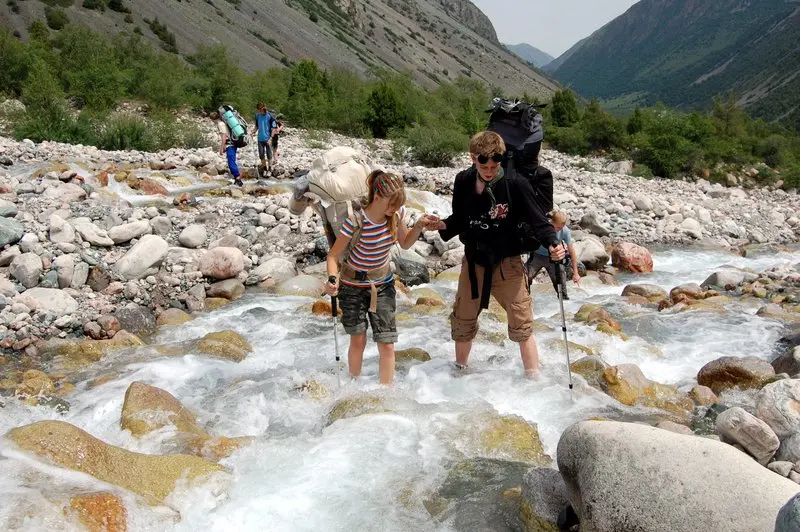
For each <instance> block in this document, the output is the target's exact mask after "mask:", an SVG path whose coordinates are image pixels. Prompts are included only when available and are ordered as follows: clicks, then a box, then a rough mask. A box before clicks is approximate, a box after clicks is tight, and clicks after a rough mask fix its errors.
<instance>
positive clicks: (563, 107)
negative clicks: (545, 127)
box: [550, 89, 580, 127]
mask: <svg viewBox="0 0 800 532" xmlns="http://www.w3.org/2000/svg"><path fill="white" fill-rule="evenodd" d="M550 113H551V115H550V116H551V117H552V119H553V125H555V126H557V127H570V126H572V125H573V124H574V123H576V122H578V121H579V120H580V112H579V111H578V102H577V100H576V99H575V94H573V92H572V91H571V90H569V89H564V90H560V91H556V93H555V94H554V95H553V104H552V108H551V111H550Z"/></svg>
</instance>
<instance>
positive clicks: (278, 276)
mask: <svg viewBox="0 0 800 532" xmlns="http://www.w3.org/2000/svg"><path fill="white" fill-rule="evenodd" d="M296 275H297V269H296V268H295V266H294V262H293V261H290V260H288V259H285V258H283V257H272V258H269V259H267V260H265V261H264V262H262V263H261V264H259V265H258V267H256V268H255V269H253V270H252V271H251V272H250V274H249V275H248V276H247V284H249V285H255V284H258V283H260V282H262V281H266V280H267V279H272V280H273V281H275V283H276V284H280V283H282V282H284V281H288V280H289V279H291V278H293V277H295V276H296Z"/></svg>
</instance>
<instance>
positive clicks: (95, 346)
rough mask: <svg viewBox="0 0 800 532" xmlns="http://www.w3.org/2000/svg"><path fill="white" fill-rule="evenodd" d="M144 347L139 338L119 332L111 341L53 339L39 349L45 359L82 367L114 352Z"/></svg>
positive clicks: (125, 332) (126, 332)
mask: <svg viewBox="0 0 800 532" xmlns="http://www.w3.org/2000/svg"><path fill="white" fill-rule="evenodd" d="M142 345H144V342H142V341H141V340H140V339H139V338H138V337H137V336H135V335H133V334H131V333H129V332H128V331H119V332H118V333H116V334H115V335H114V337H113V338H111V339H110V340H88V339H86V340H61V339H58V338H56V339H51V340H48V341H46V342H45V343H44V344H42V346H41V347H39V354H40V355H42V356H45V357H64V359H65V361H66V362H67V364H68V365H71V366H81V365H83V364H90V363H92V362H97V361H98V360H100V359H101V358H103V356H105V355H106V354H108V353H111V352H113V351H118V350H121V349H128V348H133V347H139V346H142Z"/></svg>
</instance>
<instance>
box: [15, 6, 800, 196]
mask: <svg viewBox="0 0 800 532" xmlns="http://www.w3.org/2000/svg"><path fill="white" fill-rule="evenodd" d="M325 13H328V14H331V13H333V11H331V10H326V11H325ZM331 16H333V15H331ZM326 21H328V19H326ZM154 22H155V21H154ZM328 22H329V21H328ZM149 24H151V26H152V25H153V23H149ZM158 24H159V26H157V27H159V28H160V27H162V26H161V25H160V23H158ZM29 34H30V38H29V41H28V43H27V44H25V43H22V42H21V41H19V40H18V39H15V38H14V37H12V36H11V35H10V34H9V33H8V32H7V31H5V32H0V93H3V94H4V95H7V96H10V97H15V98H21V99H22V100H23V101H24V102H25V103H26V104H27V106H28V112H27V113H26V114H25V115H24V116H23V117H22V118H14V120H17V122H16V123H15V124H14V132H15V135H16V136H18V137H20V138H24V137H28V138H31V139H33V140H45V139H49V140H57V141H62V142H76V143H82V144H93V145H96V146H102V147H107V148H114V149H143V150H151V149H162V148H168V147H170V146H181V145H183V146H203V145H205V144H206V143H207V142H208V140H207V139H206V138H205V137H204V135H203V134H202V133H201V132H200V131H199V130H198V129H197V128H196V127H194V126H192V125H191V124H188V125H187V124H182V123H178V122H176V121H175V118H174V116H173V114H172V111H175V110H178V109H184V108H191V109H195V110H206V111H209V110H214V109H217V108H218V107H219V105H221V104H223V103H227V104H231V105H233V106H234V107H236V109H238V110H239V112H240V113H241V114H242V116H244V117H245V118H246V119H247V120H248V121H252V119H253V116H254V114H255V108H256V104H257V103H258V102H264V103H265V104H266V105H267V107H268V109H270V110H272V111H276V112H281V113H283V114H284V116H285V120H286V123H287V124H288V125H290V126H294V127H304V128H307V129H312V130H319V131H329V130H332V131H337V132H340V133H344V134H348V135H357V136H373V137H387V138H392V139H395V140H396V144H395V147H394V149H393V155H394V156H395V157H396V158H397V160H406V159H408V158H409V157H410V158H413V159H415V160H416V161H419V162H421V163H423V164H429V165H442V164H449V163H450V162H451V161H452V160H453V158H454V156H456V155H457V154H459V153H463V152H464V151H465V150H466V147H467V142H468V139H469V137H470V136H471V135H473V134H475V133H476V132H478V131H480V130H482V129H484V127H485V126H486V121H487V114H486V112H485V109H486V108H487V104H488V103H489V101H490V100H491V97H492V95H493V94H496V93H497V92H498V91H497V89H496V88H494V89H493V88H491V87H487V86H486V85H485V84H483V83H482V82H480V81H478V80H476V79H472V78H469V77H465V76H460V77H459V78H457V79H456V80H455V81H453V82H452V83H443V84H441V85H439V86H438V87H437V88H436V89H434V90H430V91H425V90H423V89H421V88H420V87H419V86H418V85H416V84H415V83H414V81H413V79H412V77H411V75H410V74H409V73H403V74H398V73H395V72H389V71H386V70H381V69H378V68H376V69H374V70H373V71H372V72H371V73H370V74H371V76H370V78H369V79H366V80H365V79H363V78H361V77H359V76H358V75H357V74H355V73H353V72H350V71H346V70H342V69H332V70H323V69H321V68H320V67H319V66H318V65H317V64H316V63H314V62H313V61H310V60H301V61H299V62H297V63H294V64H292V63H291V62H290V61H289V60H288V59H287V60H286V63H287V64H289V65H290V66H289V68H272V69H269V70H267V71H261V72H255V73H246V72H244V71H243V70H242V69H241V68H240V67H239V65H238V64H237V63H236V61H235V60H234V59H233V58H232V57H231V56H230V55H229V53H228V52H227V51H226V49H225V48H224V47H221V46H212V47H201V48H199V49H198V50H197V52H196V53H195V54H194V55H191V56H189V57H187V58H186V59H187V62H188V64H187V63H185V62H183V61H182V59H181V58H179V57H177V56H175V55H173V54H167V53H164V52H162V51H160V50H158V49H157V48H153V47H152V46H150V45H149V44H148V43H147V42H146V41H145V40H144V39H143V38H142V37H141V35H138V34H136V33H133V34H130V33H128V34H120V35H117V36H116V37H114V38H113V39H112V40H109V39H108V38H106V37H105V36H102V35H98V34H95V33H93V32H91V31H90V30H89V29H88V28H86V27H83V26H77V25H73V24H70V25H68V26H66V27H65V28H64V29H63V30H61V31H60V32H58V33H53V34H52V35H53V36H54V37H51V33H50V31H49V30H48V29H47V28H46V27H45V25H44V24H43V23H42V22H35V23H34V24H32V25H31V27H30V32H29ZM493 91H494V92H493ZM65 97H67V98H69V99H70V104H71V107H75V106H76V104H77V107H78V108H79V109H81V112H80V113H74V112H72V111H69V109H70V106H68V105H67V103H66V101H65V100H64V98H65ZM527 98H528V99H530V96H527ZM122 100H138V101H142V102H144V103H145V104H146V105H147V110H148V112H147V117H146V118H137V117H131V116H129V115H121V114H116V113H113V112H112V111H113V110H114V108H115V107H116V106H117V104H118V103H119V102H120V101H122ZM573 104H574V105H573ZM109 113H110V114H109ZM565 123H568V124H570V125H569V126H563V125H559V124H565ZM545 131H546V134H545V140H546V141H547V142H548V143H549V144H550V145H551V146H552V147H554V148H556V149H558V150H560V151H563V152H567V153H574V154H588V153H591V152H602V153H605V154H606V155H608V156H610V157H611V158H613V159H614V160H623V159H632V160H633V161H634V162H635V163H636V168H637V169H641V172H642V174H641V175H645V176H648V175H651V174H654V175H659V176H663V177H674V176H677V175H679V174H681V173H701V172H702V173H705V172H706V171H709V170H710V171H713V170H714V169H716V168H717V167H720V168H726V167H728V168H733V167H735V166H736V165H739V166H741V165H745V164H747V165H751V164H758V163H762V164H766V165H769V166H771V167H772V168H774V172H773V173H772V174H770V173H769V172H768V171H767V169H766V167H764V171H762V172H761V174H760V177H759V179H760V180H762V182H763V183H770V182H776V181H778V180H782V181H783V183H784V186H785V187H790V186H796V185H795V183H797V180H798V175H800V170H798V168H800V137H798V136H797V135H796V134H794V133H792V132H789V131H787V130H786V129H784V128H782V127H780V126H777V125H775V124H767V123H764V122H762V121H756V120H752V119H750V118H748V117H747V116H746V115H745V114H744V113H742V112H741V111H740V110H739V109H738V108H737V107H736V106H735V105H734V104H733V102H731V101H730V100H720V101H718V102H717V103H716V104H715V107H714V109H712V111H711V112H708V113H704V112H694V113H689V114H687V113H682V112H678V111H674V110H669V109H667V108H666V107H664V106H663V105H658V106H655V107H652V108H639V109H636V110H635V111H634V112H633V114H632V115H631V116H630V117H628V118H627V120H624V119H620V118H617V117H615V116H612V115H610V114H609V113H608V112H606V111H605V110H604V109H602V108H601V106H600V104H599V103H598V102H597V101H593V102H591V103H590V104H589V105H588V106H587V107H586V109H585V110H584V111H583V112H582V113H581V112H580V110H578V108H577V103H575V96H574V94H572V93H571V92H569V91H559V92H558V93H557V94H556V95H555V97H554V103H553V105H551V106H548V107H547V108H546V109H545ZM312 142H314V143H315V146H321V145H323V144H324V142H323V141H321V140H313V139H312ZM637 171H640V170H637Z"/></svg>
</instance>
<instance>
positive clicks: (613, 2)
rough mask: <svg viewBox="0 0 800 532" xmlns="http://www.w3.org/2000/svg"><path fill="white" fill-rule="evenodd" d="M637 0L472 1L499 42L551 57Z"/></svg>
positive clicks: (556, 55)
mask: <svg viewBox="0 0 800 532" xmlns="http://www.w3.org/2000/svg"><path fill="white" fill-rule="evenodd" d="M636 2H637V0H549V1H545V2H542V1H541V0H472V3H473V4H475V5H476V6H478V7H479V8H480V9H481V11H483V12H484V13H486V15H488V16H489V18H490V19H491V20H492V24H494V29H495V30H497V36H498V37H499V38H500V41H501V42H504V43H508V44H518V43H521V42H526V43H528V44H530V45H533V46H535V47H536V48H538V49H539V50H542V51H543V52H547V53H548V54H550V55H552V56H553V57H558V56H559V55H561V54H563V53H564V52H566V51H567V50H568V49H569V48H570V47H571V46H572V45H573V44H575V43H576V42H578V41H579V40H581V39H583V38H584V37H588V36H589V35H591V34H592V32H594V31H595V30H596V29H598V28H600V27H601V26H603V25H604V24H605V23H606V22H609V21H611V20H613V19H615V18H616V17H617V16H619V15H621V14H622V13H624V12H625V11H626V10H627V9H628V8H629V7H630V6H632V5H633V4H635V3H636Z"/></svg>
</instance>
